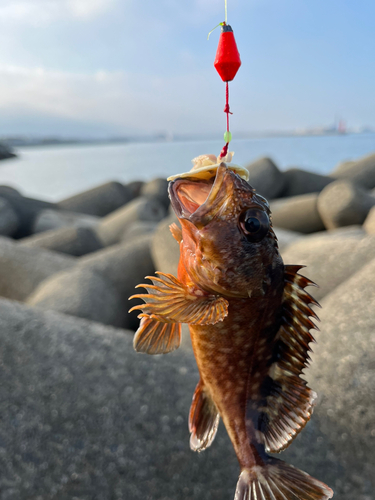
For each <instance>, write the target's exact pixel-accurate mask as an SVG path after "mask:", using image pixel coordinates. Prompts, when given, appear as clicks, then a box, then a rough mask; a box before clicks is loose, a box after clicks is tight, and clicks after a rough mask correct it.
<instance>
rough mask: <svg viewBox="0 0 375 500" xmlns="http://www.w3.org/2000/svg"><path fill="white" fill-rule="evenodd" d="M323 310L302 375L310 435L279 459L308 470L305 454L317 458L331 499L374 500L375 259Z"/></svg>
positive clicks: (329, 298)
mask: <svg viewBox="0 0 375 500" xmlns="http://www.w3.org/2000/svg"><path fill="white" fill-rule="evenodd" d="M322 305H323V309H322V311H321V313H320V316H321V319H322V323H321V328H322V332H321V333H320V334H318V335H316V336H317V340H318V343H317V345H314V346H313V349H314V354H313V355H312V358H313V362H312V364H311V368H310V369H309V370H308V371H307V379H308V381H309V383H310V385H311V387H313V388H314V389H315V390H316V391H317V392H318V395H319V398H318V403H317V406H316V408H315V411H314V415H313V418H312V422H311V423H312V426H311V427H310V431H311V432H310V435H309V434H308V432H302V433H301V435H300V436H299V437H298V438H297V440H296V443H295V446H292V447H291V448H290V452H289V450H288V451H287V452H286V453H285V455H284V456H286V457H288V455H289V457H290V458H292V459H293V460H294V461H295V463H298V465H299V466H301V467H302V468H305V469H308V468H309V466H310V464H311V458H310V456H309V454H310V453H312V454H313V455H315V456H318V454H319V455H320V456H321V457H322V460H321V462H320V463H319V464H318V468H319V472H321V473H325V478H326V479H327V482H328V484H329V485H330V486H331V487H332V488H333V489H334V490H335V497H337V498H338V499H340V500H353V499H356V500H373V499H374V498H375V496H374V495H375V494H374V492H375V475H374V463H375V447H374V439H375V430H374V422H375V365H374V359H375V336H374V331H375V315H374V310H375V260H374V259H373V260H372V261H371V262H369V263H368V264H367V265H366V266H363V267H362V269H361V270H360V271H359V272H357V273H356V274H354V275H353V276H352V277H351V278H350V279H349V280H347V281H345V282H344V283H342V284H341V285H340V286H338V287H337V288H336V290H334V291H333V292H332V293H331V294H330V295H328V296H327V297H326V298H325V299H324V300H323V302H322ZM307 449H308V450H309V452H308V453H306V450H307ZM318 477H319V475H318ZM335 497H334V498H335Z"/></svg>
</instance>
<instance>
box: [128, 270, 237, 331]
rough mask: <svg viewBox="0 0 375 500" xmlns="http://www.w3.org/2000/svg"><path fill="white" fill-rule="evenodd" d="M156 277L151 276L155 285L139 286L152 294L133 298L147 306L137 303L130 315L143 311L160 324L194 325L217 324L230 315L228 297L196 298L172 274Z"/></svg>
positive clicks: (159, 274) (209, 296) (206, 296)
mask: <svg viewBox="0 0 375 500" xmlns="http://www.w3.org/2000/svg"><path fill="white" fill-rule="evenodd" d="M156 274H157V276H152V277H150V276H147V279H150V280H151V281H152V283H153V284H152V285H151V284H145V285H138V287H143V288H145V289H146V290H147V292H148V293H145V294H136V295H133V296H132V297H130V299H135V298H137V299H143V300H144V302H145V303H144V304H137V305H136V306H134V307H132V308H131V309H130V311H129V312H131V311H135V310H141V311H142V312H143V313H144V314H147V315H148V316H155V317H157V318H158V319H159V321H164V322H176V323H189V324H192V325H214V324H215V323H218V322H219V321H223V319H224V318H225V317H226V316H227V315H228V301H227V300H226V299H224V297H220V296H219V295H194V294H192V293H190V292H189V291H188V290H187V289H186V288H185V287H184V285H183V284H182V283H180V281H178V279H177V278H175V277H174V276H172V275H171V274H165V273H160V272H159V273H156ZM138 287H137V288H138ZM130 299H129V300H130Z"/></svg>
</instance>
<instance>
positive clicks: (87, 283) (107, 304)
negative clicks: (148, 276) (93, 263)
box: [26, 267, 126, 326]
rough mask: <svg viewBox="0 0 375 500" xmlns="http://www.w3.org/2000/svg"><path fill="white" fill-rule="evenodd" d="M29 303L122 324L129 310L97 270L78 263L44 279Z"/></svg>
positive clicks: (29, 298) (105, 322)
mask: <svg viewBox="0 0 375 500" xmlns="http://www.w3.org/2000/svg"><path fill="white" fill-rule="evenodd" d="M26 302H27V304H29V305H32V306H37V307H40V308H42V309H50V310H53V311H59V312H62V313H65V314H70V315H72V316H78V317H80V318H86V319H90V320H92V321H98V322H99V323H104V324H107V325H114V326H122V324H123V322H124V317H125V315H126V311H125V308H124V303H123V301H122V300H121V297H120V294H119V293H118V292H117V290H116V289H115V287H114V286H113V285H112V283H111V282H110V281H108V280H106V279H105V278H104V276H103V275H101V274H100V273H98V272H95V271H93V270H90V269H83V268H80V267H75V268H74V269H73V270H68V271H62V272H60V273H57V274H54V275H53V276H51V277H50V278H47V279H46V280H45V281H43V282H42V283H41V284H40V285H39V286H38V287H37V288H36V289H35V290H34V292H33V293H32V294H31V295H30V296H29V297H28V299H27V301H26Z"/></svg>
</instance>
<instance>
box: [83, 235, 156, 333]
mask: <svg viewBox="0 0 375 500" xmlns="http://www.w3.org/2000/svg"><path fill="white" fill-rule="evenodd" d="M151 238H152V236H151V235H147V236H139V237H138V238H136V239H135V240H134V241H131V242H128V243H126V244H124V243H123V244H119V245H113V246H112V247H110V248H107V249H104V250H100V251H98V252H95V253H94V254H91V255H87V256H85V257H81V258H80V260H79V266H80V267H82V268H84V269H90V270H94V271H96V272H99V273H101V274H102V275H103V276H104V277H105V278H106V279H107V280H109V281H110V282H111V283H112V284H113V285H114V287H115V288H116V290H117V291H118V292H119V294H120V296H121V300H122V301H123V302H122V303H123V308H124V310H125V311H127V310H129V309H130V308H131V307H132V306H133V305H135V304H136V303H137V301H135V300H133V301H132V302H131V303H130V302H128V298H129V297H130V296H131V295H134V294H135V293H137V291H136V289H135V287H136V286H137V285H138V284H140V283H145V281H147V280H145V276H151V275H153V274H154V272H155V268H154V264H153V261H152V258H151V249H150V247H151ZM138 293H142V292H138ZM139 302H142V301H138V303H139ZM137 315H138V313H137V312H133V313H131V314H127V315H126V317H125V321H124V327H126V328H130V329H133V330H136V329H137V327H138V324H139V320H138V319H137Z"/></svg>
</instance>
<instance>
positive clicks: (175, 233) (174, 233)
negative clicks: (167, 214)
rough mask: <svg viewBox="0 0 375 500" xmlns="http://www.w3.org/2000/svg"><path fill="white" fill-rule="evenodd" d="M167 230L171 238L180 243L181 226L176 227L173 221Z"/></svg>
mask: <svg viewBox="0 0 375 500" xmlns="http://www.w3.org/2000/svg"><path fill="white" fill-rule="evenodd" d="M169 230H170V232H171V233H172V236H173V238H174V239H175V240H176V241H177V243H181V241H182V231H181V228H180V227H178V226H177V224H176V223H175V222H173V223H172V224H171V225H170V226H169Z"/></svg>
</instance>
